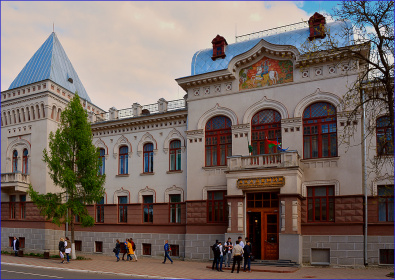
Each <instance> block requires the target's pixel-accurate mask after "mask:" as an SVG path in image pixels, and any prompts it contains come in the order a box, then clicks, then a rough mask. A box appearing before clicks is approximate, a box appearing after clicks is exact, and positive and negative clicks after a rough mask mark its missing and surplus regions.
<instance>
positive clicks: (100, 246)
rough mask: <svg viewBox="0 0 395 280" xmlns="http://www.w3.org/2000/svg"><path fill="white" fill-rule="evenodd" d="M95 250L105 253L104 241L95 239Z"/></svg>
mask: <svg viewBox="0 0 395 280" xmlns="http://www.w3.org/2000/svg"><path fill="white" fill-rule="evenodd" d="M95 252H96V253H103V241H95Z"/></svg>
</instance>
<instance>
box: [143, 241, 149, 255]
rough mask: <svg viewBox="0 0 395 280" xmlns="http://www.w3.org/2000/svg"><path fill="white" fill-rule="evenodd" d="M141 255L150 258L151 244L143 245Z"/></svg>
mask: <svg viewBox="0 0 395 280" xmlns="http://www.w3.org/2000/svg"><path fill="white" fill-rule="evenodd" d="M143 255H145V256H151V244H148V243H143Z"/></svg>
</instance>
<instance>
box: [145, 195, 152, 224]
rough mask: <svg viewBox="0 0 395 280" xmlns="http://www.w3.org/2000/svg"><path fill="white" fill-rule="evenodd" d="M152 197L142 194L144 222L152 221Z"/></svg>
mask: <svg viewBox="0 0 395 280" xmlns="http://www.w3.org/2000/svg"><path fill="white" fill-rule="evenodd" d="M153 202H154V197H153V196H152V195H143V215H144V223H152V222H153V221H154V218H153V215H154V204H153Z"/></svg>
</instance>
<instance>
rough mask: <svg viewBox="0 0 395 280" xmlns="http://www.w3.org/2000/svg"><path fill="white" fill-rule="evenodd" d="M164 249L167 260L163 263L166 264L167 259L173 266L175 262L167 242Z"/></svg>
mask: <svg viewBox="0 0 395 280" xmlns="http://www.w3.org/2000/svg"><path fill="white" fill-rule="evenodd" d="M164 249H165V260H164V261H163V263H166V258H168V259H169V260H170V261H171V264H173V261H172V259H171V258H170V256H169V252H170V251H171V250H170V246H169V244H168V243H167V240H166V241H165V246H164Z"/></svg>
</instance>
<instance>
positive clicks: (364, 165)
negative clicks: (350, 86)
mask: <svg viewBox="0 0 395 280" xmlns="http://www.w3.org/2000/svg"><path fill="white" fill-rule="evenodd" d="M361 95H362V96H361V100H362V131H361V134H362V172H363V174H362V187H363V194H364V239H363V243H364V244H363V245H364V247H363V253H364V255H363V258H364V265H365V266H367V265H368V185H367V182H366V181H367V178H366V139H365V136H366V131H365V130H366V125H365V121H366V116H365V103H364V102H365V91H364V90H362V94H361Z"/></svg>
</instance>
